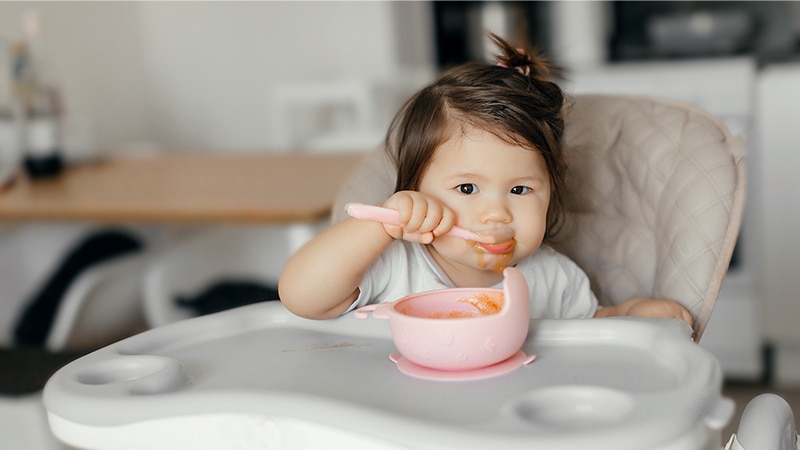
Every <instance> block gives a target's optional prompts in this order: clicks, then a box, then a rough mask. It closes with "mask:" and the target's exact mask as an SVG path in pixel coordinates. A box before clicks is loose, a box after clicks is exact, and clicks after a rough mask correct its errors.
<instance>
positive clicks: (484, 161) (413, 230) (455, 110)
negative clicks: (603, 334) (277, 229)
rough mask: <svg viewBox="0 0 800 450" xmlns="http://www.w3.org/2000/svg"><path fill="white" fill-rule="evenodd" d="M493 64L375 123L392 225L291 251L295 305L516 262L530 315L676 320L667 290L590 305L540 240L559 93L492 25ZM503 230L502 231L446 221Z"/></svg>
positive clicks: (559, 169) (467, 68)
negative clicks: (391, 166) (384, 158)
mask: <svg viewBox="0 0 800 450" xmlns="http://www.w3.org/2000/svg"><path fill="white" fill-rule="evenodd" d="M490 38H491V39H492V40H493V41H494V43H495V44H496V45H497V46H498V48H499V49H500V51H501V54H500V55H499V56H498V63H497V64H496V65H492V64H482V63H467V64H464V65H461V66H458V67H455V68H453V69H450V70H448V71H445V72H444V73H442V74H441V75H440V76H439V77H438V78H437V79H436V80H435V81H434V82H433V83H432V84H430V85H428V86H427V87H425V88H423V89H422V90H420V91H419V92H418V93H416V94H415V95H414V96H413V97H412V98H411V99H410V100H409V101H408V102H406V104H405V105H404V106H403V107H402V108H401V110H400V111H399V113H398V114H397V116H396V117H395V119H394V120H393V122H392V124H391V126H390V128H389V131H388V133H387V151H388V152H389V153H390V155H391V157H392V159H393V160H394V163H395V165H396V168H397V183H396V186H395V193H394V194H393V195H391V196H390V197H389V198H388V199H387V200H386V201H385V202H384V203H383V206H384V207H386V208H390V209H394V210H397V212H398V214H399V218H400V220H399V225H390V224H383V223H379V222H373V221H368V220H361V219H353V218H350V219H347V220H344V221H342V222H340V223H338V224H336V225H333V226H331V227H330V228H328V229H327V230H325V231H323V232H322V233H320V234H319V235H318V236H316V237H315V238H314V239H312V240H311V241H310V242H309V243H308V244H306V245H305V246H304V247H303V248H301V249H300V250H299V251H298V252H296V253H295V254H294V255H293V256H292V258H291V259H290V260H289V262H288V263H287V265H286V267H285V268H284V271H283V273H282V274H281V278H280V281H279V291H280V298H281V300H282V301H283V303H284V305H285V306H286V307H287V308H288V309H289V310H290V311H292V312H294V313H295V314H297V315H300V316H303V317H308V318H318V319H323V318H331V317H336V316H338V315H341V314H343V313H345V312H347V311H351V310H353V309H355V308H358V307H360V306H363V305H365V304H368V303H376V302H383V301H394V300H398V299H400V298H402V297H404V296H406V295H409V294H413V293H417V292H422V291H427V290H432V289H442V288H451V287H500V285H502V281H503V276H502V269H503V268H504V267H506V266H514V267H516V268H517V269H519V270H520V271H521V272H522V273H523V275H524V276H525V278H526V280H527V282H528V285H529V288H530V301H531V305H530V306H531V307H530V311H531V317H534V318H587V317H607V316H615V315H636V316H646V317H665V318H680V319H683V320H685V321H686V322H688V323H689V324H690V325H691V324H692V321H693V320H692V317H691V315H690V314H689V312H688V311H687V310H686V309H685V308H684V307H682V306H681V305H680V304H679V303H677V302H674V301H670V300H660V299H643V298H633V299H628V300H625V301H623V302H622V303H620V304H618V305H616V306H608V307H602V308H600V307H598V302H597V299H596V297H595V296H594V294H593V293H592V291H591V288H590V284H589V280H588V277H587V276H586V274H585V273H584V272H583V271H582V270H581V269H580V268H579V267H578V266H577V265H576V264H575V263H574V262H573V261H572V260H570V259H569V258H568V257H566V256H564V255H562V254H560V253H558V252H556V251H555V250H553V249H552V248H550V247H548V246H547V245H544V244H543V241H544V240H545V238H546V237H547V236H548V235H549V234H550V233H552V232H554V230H556V229H557V227H558V225H559V222H560V220H561V218H562V214H563V200H562V199H563V191H564V172H565V167H564V161H563V157H562V147H561V146H562V142H561V139H562V134H563V129H564V118H563V105H564V98H565V96H564V93H563V92H562V90H561V88H560V87H559V86H558V85H557V84H556V83H554V82H552V81H551V76H552V68H551V67H550V66H549V65H548V64H547V62H546V60H545V59H544V58H543V57H542V56H541V55H538V54H536V53H532V52H528V51H525V50H521V49H515V48H514V47H513V46H511V45H510V44H509V43H507V42H506V41H505V40H503V39H501V38H499V37H498V36H496V35H494V34H490ZM455 225H458V226H460V227H463V228H467V229H470V230H473V231H477V232H479V233H480V232H487V233H488V232H491V231H492V230H495V229H499V228H502V229H504V230H510V233H508V234H509V238H506V239H507V240H504V242H490V243H481V242H476V241H471V240H464V239H462V238H459V237H454V236H450V235H447V234H446V233H447V232H448V231H449V230H450V229H452V228H453V226H455Z"/></svg>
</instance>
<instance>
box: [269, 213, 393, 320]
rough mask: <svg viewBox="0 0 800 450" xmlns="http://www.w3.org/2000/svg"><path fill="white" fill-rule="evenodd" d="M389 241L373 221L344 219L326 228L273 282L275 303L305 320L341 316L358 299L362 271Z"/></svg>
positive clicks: (379, 226)
mask: <svg viewBox="0 0 800 450" xmlns="http://www.w3.org/2000/svg"><path fill="white" fill-rule="evenodd" d="M392 241H393V238H392V237H391V236H389V235H388V234H387V233H386V232H385V231H384V229H383V226H382V225H381V224H380V223H376V222H369V221H366V220H358V219H347V220H345V221H343V222H340V223H338V224H336V225H333V226H331V227H330V228H328V229H327V230H324V231H322V232H321V233H320V234H319V235H317V236H315V237H314V238H313V239H311V241H309V242H308V243H307V244H306V245H304V246H303V247H302V248H301V249H300V250H298V251H297V252H296V253H295V254H294V255H292V257H291V258H290V259H289V261H288V262H287V263H286V266H285V267H284V269H283V272H281V277H280V280H279V281H278V290H279V293H280V298H281V301H282V302H283V304H284V305H285V306H286V308H287V309H289V310H290V311H292V312H293V313H295V314H297V315H298V316H302V317H307V318H310V319H327V318H331V317H336V316H338V315H340V314H342V313H343V312H345V311H346V310H347V308H348V307H349V306H350V305H351V304H352V303H353V301H354V300H355V299H356V298H357V297H358V284H359V283H360V282H361V278H362V277H363V276H364V273H365V272H366V270H367V268H368V267H369V266H370V265H371V264H372V263H373V262H374V261H375V259H377V258H378V256H380V254H381V253H382V252H383V251H384V250H385V249H386V247H388V246H389V244H391V243H392Z"/></svg>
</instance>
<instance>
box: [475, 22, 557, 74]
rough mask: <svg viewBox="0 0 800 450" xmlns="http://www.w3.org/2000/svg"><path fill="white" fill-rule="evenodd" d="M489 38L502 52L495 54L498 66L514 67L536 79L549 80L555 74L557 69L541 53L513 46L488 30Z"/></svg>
mask: <svg viewBox="0 0 800 450" xmlns="http://www.w3.org/2000/svg"><path fill="white" fill-rule="evenodd" d="M489 38H490V39H491V40H492V42H494V43H495V45H497V47H498V48H499V49H500V51H501V52H502V53H500V54H498V55H495V58H496V59H497V65H498V66H500V67H505V68H507V69H516V70H517V71H518V72H519V73H521V74H522V75H524V76H526V77H528V76H530V77H533V78H534V79H537V80H550V79H551V78H552V77H553V76H555V75H557V72H558V70H557V69H556V68H555V67H553V66H551V65H550V64H549V62H548V61H547V58H545V57H544V55H542V54H541V53H539V52H535V51H529V50H526V49H524V48H514V47H513V46H512V45H511V44H509V43H508V42H507V41H506V40H504V39H503V38H501V37H500V36H498V35H496V34H494V33H492V32H489Z"/></svg>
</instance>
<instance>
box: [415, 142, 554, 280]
mask: <svg viewBox="0 0 800 450" xmlns="http://www.w3.org/2000/svg"><path fill="white" fill-rule="evenodd" d="M419 191H420V192H423V193H425V194H428V195H430V196H432V197H434V198H436V199H438V200H439V201H441V202H442V203H444V204H445V205H447V206H448V207H449V208H450V209H452V210H453V211H454V212H455V213H456V215H457V217H458V219H457V224H458V225H459V226H461V227H464V228H467V229H470V230H473V231H479V232H480V231H485V230H491V229H493V228H495V227H509V228H511V229H512V230H513V231H514V238H513V240H512V241H509V242H507V243H499V244H498V245H481V244H476V243H474V242H471V241H465V240H463V239H459V238H455V237H451V236H440V237H438V238H436V240H434V242H433V244H432V246H433V249H432V252H431V253H432V254H433V256H434V258H435V259H437V261H438V262H439V264H440V265H442V266H443V269H444V270H445V271H447V272H448V274H451V271H452V270H458V271H463V272H462V274H466V275H468V274H469V272H470V271H476V270H477V271H482V272H485V271H495V272H496V273H498V274H499V273H500V272H502V269H503V268H504V267H506V266H511V265H514V264H516V263H517V262H518V261H520V260H521V259H523V258H526V257H528V256H530V255H532V254H533V253H534V252H535V251H536V250H537V249H538V248H539V246H540V245H541V243H542V239H543V238H544V233H545V227H546V224H547V208H548V206H549V204H550V177H549V175H548V171H547V167H546V165H545V161H544V158H542V156H541V155H540V154H539V152H537V151H532V150H527V149H524V148H521V147H518V146H515V145H512V144H508V143H506V142H504V141H503V140H501V139H500V138H498V137H497V136H495V135H493V134H491V133H488V132H486V131H483V130H480V129H476V128H471V129H469V130H468V132H467V133H465V134H464V135H462V136H456V137H454V138H452V139H450V140H448V141H447V142H445V143H444V144H442V145H441V146H439V147H438V148H437V149H436V151H435V153H434V155H433V158H432V160H431V162H430V164H429V166H428V168H427V169H426V170H425V173H424V175H423V177H422V180H421V182H420V186H419ZM451 276H452V275H451Z"/></svg>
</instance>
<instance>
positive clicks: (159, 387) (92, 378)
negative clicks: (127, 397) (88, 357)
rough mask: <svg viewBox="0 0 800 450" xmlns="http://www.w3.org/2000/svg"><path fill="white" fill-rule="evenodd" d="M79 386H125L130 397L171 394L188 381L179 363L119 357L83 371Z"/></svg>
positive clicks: (158, 358)
mask: <svg viewBox="0 0 800 450" xmlns="http://www.w3.org/2000/svg"><path fill="white" fill-rule="evenodd" d="M77 381H78V383H81V384H84V385H89V386H107V385H116V386H125V387H129V390H128V391H129V392H130V393H131V394H134V395H136V394H138V395H148V394H161V393H165V392H172V391H175V390H178V389H179V388H181V387H182V386H184V385H185V384H186V383H187V382H188V381H189V380H188V377H187V375H186V371H185V370H184V368H183V366H181V364H180V363H178V362H177V361H175V360H174V359H172V358H167V357H164V356H155V355H136V356H120V357H117V358H113V359H109V360H106V361H100V362H98V363H95V364H92V365H89V366H87V367H85V368H83V369H82V370H81V371H80V372H79V373H78V375H77Z"/></svg>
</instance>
